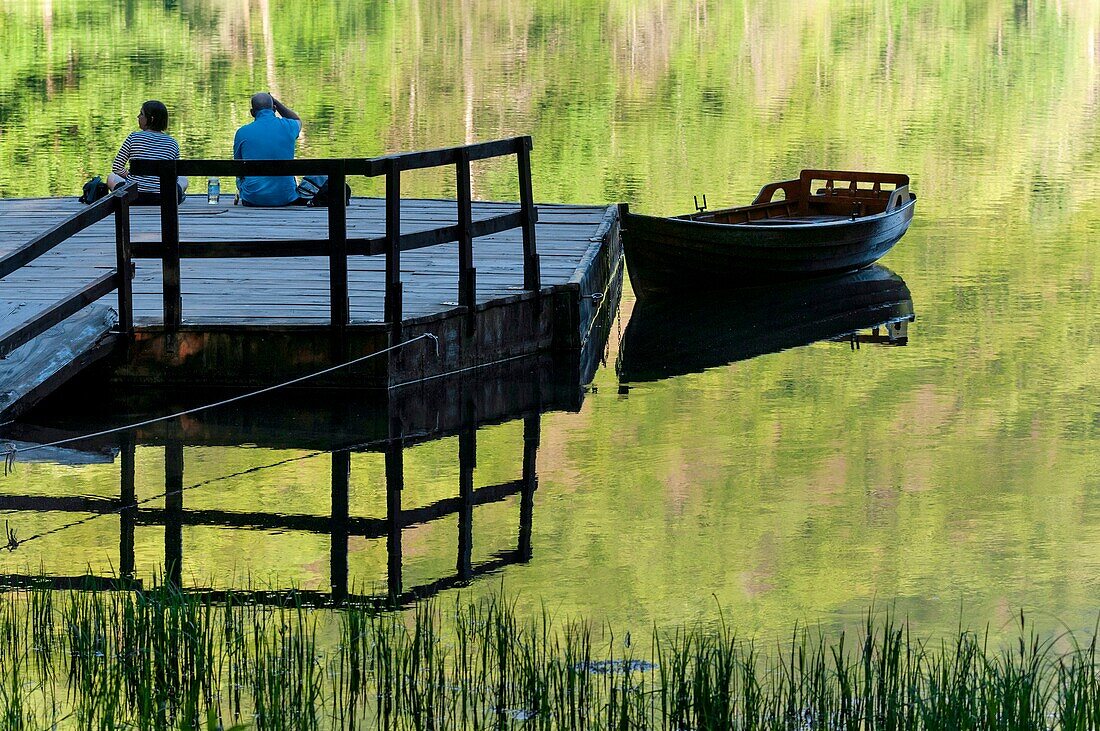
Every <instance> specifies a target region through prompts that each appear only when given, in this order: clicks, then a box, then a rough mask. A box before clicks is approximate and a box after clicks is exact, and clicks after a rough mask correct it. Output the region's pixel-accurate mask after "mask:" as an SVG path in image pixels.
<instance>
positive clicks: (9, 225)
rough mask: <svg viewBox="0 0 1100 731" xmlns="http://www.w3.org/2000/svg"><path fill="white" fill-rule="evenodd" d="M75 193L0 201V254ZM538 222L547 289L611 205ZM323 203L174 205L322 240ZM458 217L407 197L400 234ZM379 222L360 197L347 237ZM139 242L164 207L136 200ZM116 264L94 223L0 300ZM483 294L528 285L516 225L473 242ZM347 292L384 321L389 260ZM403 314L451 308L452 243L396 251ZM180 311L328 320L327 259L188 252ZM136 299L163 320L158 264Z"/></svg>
mask: <svg viewBox="0 0 1100 731" xmlns="http://www.w3.org/2000/svg"><path fill="white" fill-rule="evenodd" d="M80 207H81V206H80V204H79V203H77V202H76V201H75V199H56V198H54V199H21V200H0V254H2V253H3V252H4V251H9V250H11V249H12V248H14V247H15V246H17V245H18V244H20V243H22V242H25V241H26V240H28V238H29V237H30V236H33V235H34V233H35V232H37V231H40V230H42V229H43V228H45V227H48V226H50V225H52V224H53V223H56V222H57V221H59V220H61V219H62V218H64V217H65V216H67V215H71V214H72V213H74V212H76V211H78V210H80ZM517 209H518V204H514V203H475V204H474V208H473V217H474V220H478V219H480V218H485V217H488V216H492V215H498V214H501V213H506V212H509V211H514V210H517ZM538 214H539V223H538V225H537V227H536V237H537V242H538V252H539V256H540V273H541V276H542V285H543V286H553V285H557V284H566V283H568V282H569V281H571V279H572V278H573V277H574V275H575V274H576V273H577V271H578V267H580V266H582V261H583V260H584V257H585V255H586V252H588V250H589V248H590V247H591V245H592V241H593V239H597V238H598V237H599V235H600V232H601V226H605V225H606V224H605V221H606V219H607V216H608V208H607V207H606V206H571V205H542V206H539V207H538ZM326 216H327V212H326V211H324V210H316V209H309V208H297V207H294V208H277V209H267V208H244V207H236V206H232V205H225V204H222V205H218V206H209V205H207V203H206V200H205V198H204V197H198V196H192V197H191V198H189V199H188V200H187V201H186V202H185V203H184V205H183V206H182V207H181V209H180V235H181V238H182V239H183V240H193V241H196V240H197V241H219V240H222V241H224V240H236V239H244V238H261V237H269V238H271V239H272V240H276V239H295V238H314V237H316V238H321V237H324V236H325V235H326V222H327V218H326ZM456 220H457V205H456V203H455V201H453V200H413V199H409V200H403V201H402V206H401V227H402V232H403V233H408V232H415V231H420V230H425V229H430V228H434V227H436V226H439V225H442V224H450V223H454V222H455V221H456ZM384 230H385V201H384V200H382V199H373V198H355V199H353V200H352V203H351V205H350V206H349V208H348V235H349V236H352V237H369V236H378V235H381V234H382V233H383V232H384ZM132 231H133V236H134V239H135V240H136V241H143V240H144V241H156V240H159V236H160V218H159V210H158V209H155V208H134V209H132ZM113 266H114V232H113V228H112V226H111V224H110V222H108V221H105V222H103V223H101V224H97V225H96V226H93V227H92V228H90V229H88V230H87V231H85V232H82V233H81V234H78V235H77V236H75V237H73V239H72V240H71V241H68V242H66V243H65V244H64V245H63V246H60V247H58V249H57V250H55V251H53V252H50V254H47V255H46V256H43V257H42V258H41V259H39V260H38V261H36V262H35V263H34V264H33V265H31V266H28V267H26V268H25V270H21V271H19V272H16V273H14V274H12V275H10V276H9V277H8V278H6V279H5V280H3V281H2V282H0V299H12V300H16V299H18V300H20V301H25V302H47V301H55V300H56V299H57V298H58V297H59V296H61V295H62V294H64V293H65V292H68V291H71V290H72V289H73V287H74V286H76V285H77V284H79V283H81V282H86V281H87V280H88V278H89V275H92V274H94V273H95V272H96V271H97V270H100V269H101V270H104V271H105V270H109V269H110V268H112V267H113ZM474 266H475V267H476V268H477V290H476V297H477V301H478V302H479V303H483V302H489V301H491V300H494V299H498V298H501V297H507V296H509V295H513V294H516V293H517V292H519V291H521V290H522V287H523V244H522V234H521V231H520V230H519V229H514V230H510V231H506V232H502V233H500V234H496V235H493V236H486V237H482V238H478V239H476V240H475V242H474ZM348 269H349V271H348V290H349V293H350V300H351V317H352V321H353V322H381V321H382V318H383V297H384V291H385V290H384V269H385V260H384V257H381V256H376V257H351V258H350V259H349V264H348ZM401 278H402V282H403V284H404V296H405V300H404V316H405V317H406V318H414V317H421V316H425V315H431V314H435V313H438V312H443V311H446V310H449V309H452V308H453V307H454V306H455V305H456V303H457V301H458V244H457V243H448V244H441V245H439V246H435V247H430V248H426V249H419V250H416V251H409V252H405V253H404V254H403V255H402V258H401ZM181 283H182V289H183V317H184V322H185V323H187V324H199V325H201V324H206V323H209V324H242V325H265V324H270V325H283V324H325V323H327V322H328V317H329V305H328V292H329V289H328V261H327V259H326V258H325V257H296V258H268V259H262V260H224V259H205V260H185V261H184V262H183V263H182V268H181ZM134 308H135V319H136V322H137V324H138V325H149V324H157V323H159V322H161V321H162V313H161V273H160V265H159V263H158V262H156V261H152V260H139V261H138V262H137V276H136V278H135V280H134Z"/></svg>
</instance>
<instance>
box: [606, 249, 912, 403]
mask: <svg viewBox="0 0 1100 731" xmlns="http://www.w3.org/2000/svg"><path fill="white" fill-rule="evenodd" d="M913 318H914V314H913V298H912V295H911V294H910V293H909V288H908V287H907V286H906V285H905V281H904V280H903V279H902V278H901V277H899V276H898V275H897V274H895V273H894V272H892V271H890V270H889V269H887V268H886V267H884V266H881V265H878V264H875V265H872V266H870V267H867V268H865V269H861V270H860V271H856V272H850V273H848V274H839V275H836V276H831V277H822V278H819V279H812V280H807V281H799V282H789V283H786V284H779V285H776V286H774V287H752V288H747V289H741V290H737V291H731V292H698V293H677V294H675V295H665V296H657V297H650V298H647V299H645V300H640V301H639V302H638V303H637V304H636V305H635V306H634V310H633V312H631V314H630V320H629V321H628V322H627V325H626V330H625V331H624V332H623V337H622V341H621V343H620V345H619V357H618V360H617V362H616V364H615V365H616V372H617V373H618V376H619V382H620V383H624V384H627V383H639V382H645V381H655V380H660V379H663V378H669V377H672V376H678V375H683V374H686V373H697V372H700V371H703V370H706V369H708V368H715V367H719V366H724V365H727V364H730V363H734V362H737V361H741V360H747V359H749V358H755V357H757V356H759V355H764V354H766V353H774V352H777V351H780V350H786V349H787V348H794V347H798V346H801V345H807V344H809V343H813V342H817V341H819V340H846V341H850V342H851V343H852V344H853V347H855V346H856V345H857V344H859V343H881V344H884V345H904V344H906V343H907V342H908V323H909V321H911V320H912V319H913ZM866 330H871V332H870V333H869V334H868V333H866V332H863V331H866Z"/></svg>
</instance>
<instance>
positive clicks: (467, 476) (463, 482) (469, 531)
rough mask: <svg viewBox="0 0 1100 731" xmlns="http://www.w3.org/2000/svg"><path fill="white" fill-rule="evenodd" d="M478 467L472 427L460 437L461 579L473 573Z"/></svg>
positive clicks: (459, 566)
mask: <svg viewBox="0 0 1100 731" xmlns="http://www.w3.org/2000/svg"><path fill="white" fill-rule="evenodd" d="M476 466H477V430H476V429H475V428H474V427H473V426H470V427H468V428H465V429H463V430H462V431H461V432H459V435H458V497H459V508H458V560H457V562H456V563H455V570H456V572H457V573H458V577H459V578H460V579H463V580H466V579H469V578H470V576H471V574H472V573H473V551H474V468H475V467H476Z"/></svg>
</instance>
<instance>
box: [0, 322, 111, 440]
mask: <svg viewBox="0 0 1100 731" xmlns="http://www.w3.org/2000/svg"><path fill="white" fill-rule="evenodd" d="M22 304H23V303H12V302H0V313H15V314H18V312H19V311H20V310H21V309H23V308H22V307H20V305H22ZM13 316H14V315H12V316H9V318H5V319H11V317H13ZM117 324H118V314H117V313H116V312H115V311H114V309H113V308H111V307H109V306H108V305H104V304H95V305H91V306H89V307H86V308H84V309H82V310H80V311H79V312H78V313H76V314H75V315H72V316H70V317H69V318H67V319H65V320H64V321H62V322H59V323H58V324H56V325H54V326H53V327H51V328H49V329H47V330H46V331H45V332H43V333H41V334H39V335H37V336H35V337H33V338H31V339H30V340H29V341H28V342H27V343H24V344H23V345H21V346H19V347H18V348H16V349H15V350H13V351H12V352H11V353H9V354H8V355H7V356H6V357H4V358H3V359H2V360H0V418H3V419H5V420H7V419H13V418H15V417H17V416H19V415H20V414H22V413H23V412H25V411H26V410H27V409H29V408H31V407H32V406H34V405H35V404H36V403H38V402H39V401H41V400H42V399H43V398H45V397H46V396H48V395H49V394H50V393H52V392H53V391H54V390H56V389H57V388H58V387H59V386H61V385H62V384H64V383H65V382H66V381H68V380H69V379H70V378H72V377H73V376H75V375H76V374H78V373H80V372H81V371H82V370H84V369H85V368H87V367H88V366H90V365H92V364H93V363H96V362H98V361H99V360H101V359H103V358H104V357H106V356H108V355H110V353H111V352H112V350H113V349H114V347H115V346H116V345H117V343H118V342H119V340H118V336H117V335H115V334H114V333H112V330H113V329H114V328H115V326H116V325H117ZM18 326H19V325H15V326H14V327H18ZM0 328H2V329H3V330H4V331H5V332H10V331H11V330H12V329H13V328H12V327H8V326H7V323H6V322H5V321H4V320H0Z"/></svg>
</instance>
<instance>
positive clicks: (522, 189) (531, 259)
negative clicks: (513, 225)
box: [516, 137, 542, 289]
mask: <svg viewBox="0 0 1100 731" xmlns="http://www.w3.org/2000/svg"><path fill="white" fill-rule="evenodd" d="M516 157H517V158H518V161H519V205H520V214H521V216H522V218H523V224H522V226H523V288H524V289H539V288H540V286H541V281H542V280H541V277H540V275H539V255H538V251H537V249H536V246H535V222H536V221H538V218H539V215H538V210H536V209H535V198H534V193H533V192H532V190H531V138H530V137H521V138H519V141H518V147H517V149H516Z"/></svg>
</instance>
